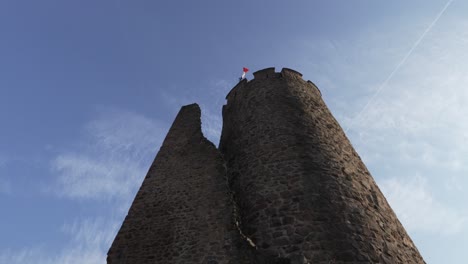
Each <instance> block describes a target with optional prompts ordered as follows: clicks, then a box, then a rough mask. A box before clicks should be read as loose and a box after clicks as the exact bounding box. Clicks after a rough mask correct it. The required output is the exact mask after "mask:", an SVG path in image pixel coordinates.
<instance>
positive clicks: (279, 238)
mask: <svg viewBox="0 0 468 264" xmlns="http://www.w3.org/2000/svg"><path fill="white" fill-rule="evenodd" d="M254 76H255V79H254V80H251V81H249V82H248V81H247V80H243V81H241V82H240V83H239V84H238V85H236V87H234V88H233V90H232V91H231V92H230V93H229V94H228V96H227V100H228V102H227V105H225V106H224V108H223V119H224V124H223V132H222V137H221V143H220V150H221V152H222V153H223V155H224V159H225V161H226V162H227V169H228V178H229V183H230V187H231V189H232V190H233V191H234V193H235V197H236V201H237V203H238V206H239V212H240V220H241V225H240V227H241V229H242V230H243V232H244V234H245V235H247V236H248V237H250V238H251V239H252V241H253V242H254V243H255V244H256V246H257V248H258V250H257V254H260V255H263V256H266V257H268V256H271V257H279V258H277V259H278V263H424V260H423V259H422V257H421V256H420V254H419V252H418V250H417V249H416V247H415V246H414V244H413V242H412V241H411V239H410V238H409V236H408V235H407V233H406V231H405V230H404V228H403V226H402V225H401V224H400V222H399V221H398V219H397V218H396V216H395V214H394V212H393V210H392V209H391V208H390V206H389V205H388V203H387V201H386V199H385V197H384V196H383V195H382V193H381V191H380V190H379V188H378V187H377V185H376V183H375V181H374V180H373V178H372V176H371V175H370V174H369V172H368V170H367V168H366V166H365V165H364V164H363V162H362V161H361V159H360V158H359V156H358V154H357V153H356V151H355V150H354V148H353V147H352V145H351V143H350V142H349V140H348V139H347V137H346V136H345V134H344V132H343V130H342V128H341V127H340V125H339V124H338V123H337V121H336V120H335V118H334V117H333V116H332V114H331V113H330V111H329V110H328V108H327V106H326V105H325V103H324V102H323V100H322V98H321V94H320V91H319V90H318V88H317V87H316V86H315V85H314V84H313V83H312V82H310V81H307V82H306V81H304V80H303V79H302V75H301V74H300V73H298V72H296V71H293V70H290V69H283V70H282V71H281V72H280V73H275V70H274V68H268V69H264V70H261V71H258V72H256V73H254ZM280 259H282V262H281V261H280Z"/></svg>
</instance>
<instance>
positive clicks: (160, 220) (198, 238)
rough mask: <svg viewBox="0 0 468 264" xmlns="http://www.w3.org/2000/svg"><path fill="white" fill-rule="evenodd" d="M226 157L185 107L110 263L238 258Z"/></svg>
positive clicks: (192, 108)
mask: <svg viewBox="0 0 468 264" xmlns="http://www.w3.org/2000/svg"><path fill="white" fill-rule="evenodd" d="M239 241H240V236H239V232H238V229H237V227H236V226H235V222H234V218H233V207H232V200H231V196H230V194H229V190H228V186H227V181H226V171H225V167H224V161H223V159H222V157H221V155H220V153H219V152H218V150H217V149H216V147H215V146H214V145H213V144H212V143H211V142H209V141H208V140H207V139H206V138H205V137H204V136H203V135H202V132H201V122H200V108H199V107H198V105H196V104H193V105H187V106H184V107H182V109H181V110H180V112H179V114H178V115H177V117H176V119H175V121H174V123H173V125H172V127H171V128H170V130H169V133H168V134H167V136H166V138H165V140H164V143H163V145H162V147H161V149H160V150H159V153H158V155H157V156H156V159H155V160H154V162H153V164H152V165H151V167H150V169H149V171H148V174H147V175H146V178H145V179H144V181H143V184H142V186H141V187H140V190H139V191H138V193H137V195H136V197H135V200H134V201H133V204H132V206H131V207H130V210H129V212H128V215H127V217H126V218H125V220H124V222H123V224H122V227H121V228H120V231H119V233H118V234H117V236H116V238H115V240H114V242H113V243H112V247H111V248H110V250H109V252H108V255H107V263H109V264H140V263H240V261H239V260H238V259H239V258H238V257H237V256H242V255H245V254H240V253H239V252H238V251H239V248H242V247H241V246H240V245H238V244H239Z"/></svg>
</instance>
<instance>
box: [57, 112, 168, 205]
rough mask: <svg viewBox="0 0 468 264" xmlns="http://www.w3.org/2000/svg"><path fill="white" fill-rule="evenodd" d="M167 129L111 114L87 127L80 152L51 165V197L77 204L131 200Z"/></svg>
mask: <svg viewBox="0 0 468 264" xmlns="http://www.w3.org/2000/svg"><path fill="white" fill-rule="evenodd" d="M164 130H165V127H164V125H162V124H160V123H158V122H156V121H154V120H151V119H149V118H146V117H144V116H141V115H138V114H135V113H131V112H126V111H117V110H114V111H110V112H108V113H105V114H103V115H102V116H100V117H99V118H97V119H95V120H93V121H91V122H89V123H88V124H87V125H86V128H85V132H86V138H85V139H83V141H82V144H81V145H82V147H81V148H79V149H78V150H70V151H64V152H62V153H60V154H58V155H57V156H56V157H55V158H54V159H53V160H52V162H51V169H52V171H53V172H54V173H55V174H56V175H57V178H56V179H57V180H56V183H55V185H54V186H53V187H52V189H53V190H52V191H53V192H55V193H57V194H59V195H61V196H65V197H69V198H74V199H99V200H107V199H112V198H117V197H120V198H121V199H127V198H128V197H132V195H133V193H134V192H135V191H136V188H137V187H138V186H139V184H140V182H141V180H142V179H143V178H144V176H145V174H146V172H147V170H148V167H149V165H150V164H149V163H150V162H151V160H152V158H153V157H154V156H155V154H156V152H157V149H158V147H159V145H160V144H161V141H162V139H163V137H164V135H165V133H166V132H165V131H164Z"/></svg>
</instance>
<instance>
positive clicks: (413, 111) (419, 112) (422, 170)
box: [301, 10, 468, 235]
mask: <svg viewBox="0 0 468 264" xmlns="http://www.w3.org/2000/svg"><path fill="white" fill-rule="evenodd" d="M449 11H450V10H447V12H449ZM429 22H430V19H427V21H422V22H421V21H420V23H417V24H408V25H407V27H405V28H404V29H402V30H401V31H400V29H401V27H398V29H397V28H392V27H382V25H379V26H375V27H373V26H370V27H369V29H364V30H363V33H365V34H359V33H357V34H356V35H355V38H353V39H351V40H349V39H336V40H322V41H315V42H310V41H306V42H305V43H306V44H304V45H303V47H302V48H305V49H310V50H314V49H319V50H320V51H321V52H322V53H321V55H320V56H323V57H325V58H327V62H326V63H325V64H323V62H322V61H320V60H319V59H320V58H321V57H320V56H316V57H317V58H318V61H310V62H309V61H307V59H306V58H304V60H305V61H304V65H307V67H308V68H309V69H310V71H311V72H313V73H314V76H313V78H316V79H314V82H316V83H318V84H319V87H320V86H321V85H322V87H321V88H322V93H323V94H324V99H325V100H326V102H327V103H328V104H329V106H330V107H331V108H332V111H333V112H334V114H335V116H336V117H337V119H338V120H339V121H340V123H341V125H342V126H343V128H348V127H349V128H350V129H349V131H348V133H347V134H348V136H349V137H350V139H351V141H352V143H353V145H354V146H355V148H356V149H357V151H358V152H359V154H360V155H361V156H362V157H363V160H364V161H365V163H366V164H367V165H368V166H369V168H370V169H371V171H372V172H373V174H374V176H375V177H376V178H377V180H378V182H379V183H380V184H381V187H382V189H384V190H385V191H384V192H385V194H386V196H387V198H389V200H390V202H391V204H392V207H393V208H394V210H395V211H396V212H397V213H398V214H399V216H400V219H401V221H402V222H403V224H404V225H405V226H406V227H407V228H409V229H411V230H415V231H417V232H423V233H431V234H439V233H444V234H451V235H456V234H461V230H463V229H465V227H466V225H467V223H466V221H465V219H466V216H467V215H468V211H467V210H466V208H464V207H461V206H460V204H459V203H456V204H455V203H452V202H450V200H451V199H456V200H460V201H463V200H466V199H467V197H466V195H465V190H466V186H467V184H468V179H467V178H466V175H467V174H468V158H467V157H468V145H467V144H466V142H468V132H467V131H468V123H467V122H464V120H465V119H466V116H468V89H466V87H468V77H467V76H468V75H467V74H466V72H467V70H468V67H467V66H466V61H467V60H468V53H467V52H466V44H467V43H468V33H466V27H467V26H468V20H466V19H465V18H460V17H456V16H453V17H450V18H447V17H444V16H442V17H441V19H440V20H439V21H438V23H437V24H436V25H434V27H433V28H432V29H431V31H430V32H428V33H427V35H426V36H425V38H424V39H423V40H422V41H421V43H420V44H419V46H418V47H417V48H415V49H414V50H413V52H412V54H411V56H409V57H408V58H407V59H406V61H405V63H404V64H402V65H401V66H400V68H399V70H398V71H397V72H395V73H394V74H393V78H392V79H391V80H390V81H389V82H388V83H387V84H386V85H385V87H384V88H383V89H382V91H381V92H380V93H379V94H378V96H377V97H376V98H375V100H373V101H372V102H371V103H370V104H369V106H368V108H367V109H366V110H365V111H364V112H363V113H362V114H361V115H358V113H359V112H360V111H361V110H362V108H363V107H364V106H365V105H366V104H367V103H368V102H369V100H370V99H371V98H372V95H373V94H374V93H375V91H376V90H377V89H378V88H379V87H380V86H381V84H382V82H384V81H385V79H386V78H387V76H388V74H390V73H391V72H392V70H393V69H394V68H395V67H396V66H397V65H398V63H399V62H400V61H401V60H402V59H403V58H404V56H405V54H407V53H408V50H409V49H410V48H411V46H412V44H413V43H414V41H415V40H416V39H417V37H418V36H419V35H420V34H421V32H423V30H424V29H425V28H426V27H427V23H429ZM377 29H378V30H377ZM303 53H304V52H302V53H301V54H303ZM375 172H378V173H375ZM403 175H419V176H417V177H416V178H415V179H412V180H408V178H406V177H404V176H403ZM429 190H434V191H436V193H432V192H430V191H429ZM448 192H450V198H448ZM426 215H427V216H426ZM425 217H427V218H428V219H425ZM444 221H447V223H450V225H451V228H447V230H444V229H443V226H442V225H443V223H444ZM444 224H445V225H447V224H446V223H444ZM452 224H453V225H452Z"/></svg>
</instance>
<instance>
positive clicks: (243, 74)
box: [240, 67, 249, 80]
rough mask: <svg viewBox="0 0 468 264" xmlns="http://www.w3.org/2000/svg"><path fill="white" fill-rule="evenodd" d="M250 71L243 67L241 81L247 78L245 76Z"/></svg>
mask: <svg viewBox="0 0 468 264" xmlns="http://www.w3.org/2000/svg"><path fill="white" fill-rule="evenodd" d="M248 71H249V69H247V68H246V67H243V68H242V76H241V78H240V79H241V80H242V79H244V78H245V74H246V73H247V72H248Z"/></svg>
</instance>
